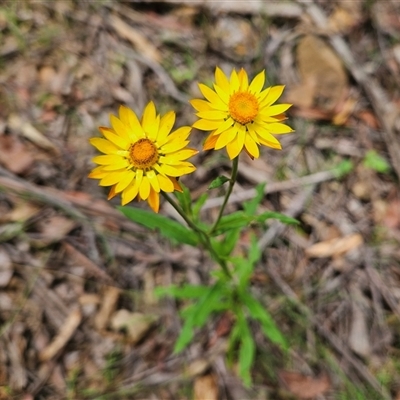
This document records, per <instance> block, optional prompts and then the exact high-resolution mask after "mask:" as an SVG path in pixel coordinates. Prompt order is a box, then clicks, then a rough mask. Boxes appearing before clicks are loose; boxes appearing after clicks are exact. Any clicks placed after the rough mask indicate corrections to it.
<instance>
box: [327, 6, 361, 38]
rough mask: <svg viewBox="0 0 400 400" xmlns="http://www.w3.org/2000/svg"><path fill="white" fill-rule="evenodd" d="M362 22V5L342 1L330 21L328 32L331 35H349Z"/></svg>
mask: <svg viewBox="0 0 400 400" xmlns="http://www.w3.org/2000/svg"><path fill="white" fill-rule="evenodd" d="M361 20H362V3H361V2H359V1H347V0H345V1H341V2H340V4H339V5H338V6H336V8H335V9H334V11H333V13H332V14H331V15H330V17H329V19H328V31H329V32H330V33H331V34H337V33H342V34H343V33H349V32H350V31H351V30H352V29H353V28H355V27H356V26H357V25H359V24H360V22H361Z"/></svg>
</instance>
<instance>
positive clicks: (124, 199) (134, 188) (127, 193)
mask: <svg viewBox="0 0 400 400" xmlns="http://www.w3.org/2000/svg"><path fill="white" fill-rule="evenodd" d="M138 192H139V184H138V182H137V180H135V182H134V184H133V185H130V186H128V187H127V188H126V189H125V190H124V191H123V192H122V194H121V204H122V205H123V206H124V205H125V204H128V203H130V202H131V201H132V200H133V199H134V198H135V197H136V196H137V195H138Z"/></svg>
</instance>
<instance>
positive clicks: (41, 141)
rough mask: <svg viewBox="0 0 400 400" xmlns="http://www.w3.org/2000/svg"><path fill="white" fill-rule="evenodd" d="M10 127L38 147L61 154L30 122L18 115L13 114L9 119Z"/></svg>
mask: <svg viewBox="0 0 400 400" xmlns="http://www.w3.org/2000/svg"><path fill="white" fill-rule="evenodd" d="M8 126H9V127H10V128H11V129H12V130H15V131H16V132H18V133H21V134H22V135H23V136H24V137H26V138H27V139H29V140H30V141H31V142H33V143H35V144H36V145H37V146H39V147H41V148H43V149H45V150H52V151H53V152H54V153H55V154H59V153H60V152H59V150H58V148H57V147H56V146H55V145H54V144H53V143H52V142H51V141H50V140H49V139H47V138H46V136H44V135H43V134H42V133H41V132H40V131H39V130H37V129H36V128H35V127H34V126H33V125H31V124H30V123H29V122H25V121H23V120H22V118H20V117H19V116H18V115H16V114H11V115H10V116H9V118H8Z"/></svg>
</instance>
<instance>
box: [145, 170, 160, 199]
mask: <svg viewBox="0 0 400 400" xmlns="http://www.w3.org/2000/svg"><path fill="white" fill-rule="evenodd" d="M146 176H147V179H148V180H149V183H150V185H151V187H152V190H155V191H156V192H157V193H159V192H160V185H159V183H158V179H157V175H156V173H155V172H154V171H153V170H150V171H147V172H146Z"/></svg>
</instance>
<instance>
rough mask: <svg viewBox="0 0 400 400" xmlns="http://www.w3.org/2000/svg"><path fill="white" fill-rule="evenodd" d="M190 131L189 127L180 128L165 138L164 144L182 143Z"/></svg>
mask: <svg viewBox="0 0 400 400" xmlns="http://www.w3.org/2000/svg"><path fill="white" fill-rule="evenodd" d="M191 130H192V127H191V126H181V127H180V128H178V129H176V130H175V131H173V132H172V133H171V134H170V135H168V136H167V139H166V141H165V143H171V142H183V141H185V140H186V139H187V137H188V136H189V134H190V131H191Z"/></svg>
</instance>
